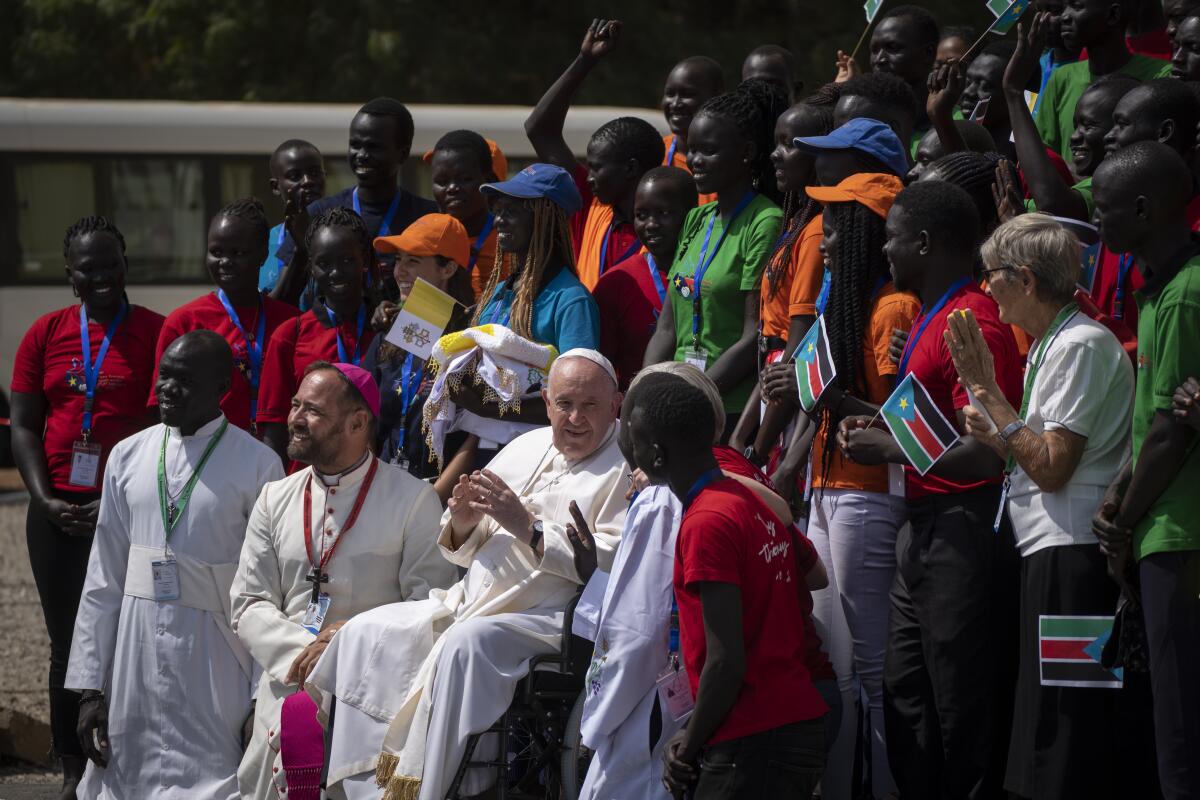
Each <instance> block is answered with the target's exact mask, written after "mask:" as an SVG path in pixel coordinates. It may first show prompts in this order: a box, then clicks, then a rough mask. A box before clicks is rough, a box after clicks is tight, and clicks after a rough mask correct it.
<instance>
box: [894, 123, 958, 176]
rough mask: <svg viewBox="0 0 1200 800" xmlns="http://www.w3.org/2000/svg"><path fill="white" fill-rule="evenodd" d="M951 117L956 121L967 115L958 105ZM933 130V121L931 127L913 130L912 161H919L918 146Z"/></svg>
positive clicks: (910, 152) (909, 148)
mask: <svg viewBox="0 0 1200 800" xmlns="http://www.w3.org/2000/svg"><path fill="white" fill-rule="evenodd" d="M950 118H951V119H953V120H955V121H958V120H963V119H966V117H965V116H964V115H963V112H962V109H961V108H959V107H958V106H955V107H954V110H953V111H952V112H950ZM931 130H933V123H930V124H929V127H927V128H925V129H924V130H920V131H913V135H912V141H911V142H909V143H908V155H909V157H910V158H912V163H914V164H916V163H917V148H918V147H919V146H920V145H921V140H922V139H924V138H925V134H927V133H929V132H930V131H931ZM900 177H901V178H903V177H904V176H903V175H901V176H900Z"/></svg>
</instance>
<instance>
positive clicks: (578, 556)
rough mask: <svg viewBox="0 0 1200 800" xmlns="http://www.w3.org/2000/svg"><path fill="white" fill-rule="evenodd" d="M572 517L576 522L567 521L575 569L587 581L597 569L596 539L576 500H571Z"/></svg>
mask: <svg viewBox="0 0 1200 800" xmlns="http://www.w3.org/2000/svg"><path fill="white" fill-rule="evenodd" d="M571 518H572V519H573V520H575V523H574V524H571V523H570V522H568V523H567V538H568V539H570V540H571V547H572V549H574V551H575V571H576V572H577V573H579V579H580V580H582V581H583V582H584V583H587V581H588V578H590V577H592V573H593V572H595V571H596V539H595V537H594V536H592V531H591V529H590V528H589V527H588V524H587V520H586V519H584V518H583V513H582V512H580V510H579V505H578V504H577V503H576V502H575V501H574V500H572V501H571Z"/></svg>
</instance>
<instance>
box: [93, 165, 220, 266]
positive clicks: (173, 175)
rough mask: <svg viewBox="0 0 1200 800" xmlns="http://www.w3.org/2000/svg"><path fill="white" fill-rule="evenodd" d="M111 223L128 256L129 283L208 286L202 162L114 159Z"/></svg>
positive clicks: (108, 204)
mask: <svg viewBox="0 0 1200 800" xmlns="http://www.w3.org/2000/svg"><path fill="white" fill-rule="evenodd" d="M110 163H111V170H110V172H109V174H110V176H111V201H110V202H109V203H106V204H104V205H107V206H108V207H109V208H111V209H112V211H111V214H112V218H113V219H114V220H116V221H117V225H118V226H119V227H120V228H121V232H122V233H124V234H125V242H126V246H127V251H128V253H129V282H130V283H151V282H153V283H158V282H163V283H179V282H182V281H193V282H197V283H202V282H204V281H205V273H204V247H205V241H206V226H207V223H208V219H207V205H208V204H207V203H205V199H204V169H203V165H202V163H201V161H200V159H198V158H115V159H113V160H112V161H111V162H110Z"/></svg>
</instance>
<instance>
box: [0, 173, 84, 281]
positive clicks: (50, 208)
mask: <svg viewBox="0 0 1200 800" xmlns="http://www.w3.org/2000/svg"><path fill="white" fill-rule="evenodd" d="M13 177H14V181H15V183H16V190H17V191H16V194H17V198H16V200H17V202H16V211H17V220H16V222H17V242H18V243H19V245H18V253H17V254H16V255H15V256H11V257H14V258H15V260H16V262H17V263H16V264H10V265H6V267H7V268H6V269H4V271H5V272H8V273H9V275H12V276H13V277H14V278H16V280H17V281H18V282H22V283H23V282H27V281H28V282H36V283H43V282H52V283H59V282H60V281H62V280H63V255H62V243H63V231H64V230H66V227H67V225H69V224H71V222H74V221H75V220H77V219H78V218H80V217H82V216H86V215H87V214H92V213H94V211H93V209H95V207H96V188H95V181H94V179H93V173H92V164H91V163H90V162H88V161H74V160H72V161H58V160H53V161H50V160H47V161H42V160H38V161H27V162H24V163H17V164H15V165H14V170H13ZM63 220H67V222H65V223H64V222H63ZM9 258H10V256H9V254H8V253H5V260H6V261H7V260H8V259H9ZM13 267H15V269H13Z"/></svg>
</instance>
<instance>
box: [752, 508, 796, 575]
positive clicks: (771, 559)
mask: <svg viewBox="0 0 1200 800" xmlns="http://www.w3.org/2000/svg"><path fill="white" fill-rule="evenodd" d="M754 519H756V520H757V521H758V523H759V524H760V525H762V526H763V530H765V531H766V532H767V535H768V536H769V537H771V538H770V541H767V542H763V545H762V547H760V548H759V549H758V554H759V555H760V556H761V557H762V560H763V561H764V562H765V563H766V564H768V565H771V564H774V563H775V562H776V560H780V565H779V569H778V570H776V572H775V580H776V581H779V582H781V583H791V582H792V570H791V569H790V564H789V562H788V560H787V558H788V551H790V550H791V547H792V542H791V540H790V539H789V538H788V537H786V536H785V537H782V538H781V537H779V536H778V533H777V531H776V523H775V520H769V521H768V520H766V519H764V518H763V515H762V514H755V515H754Z"/></svg>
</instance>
